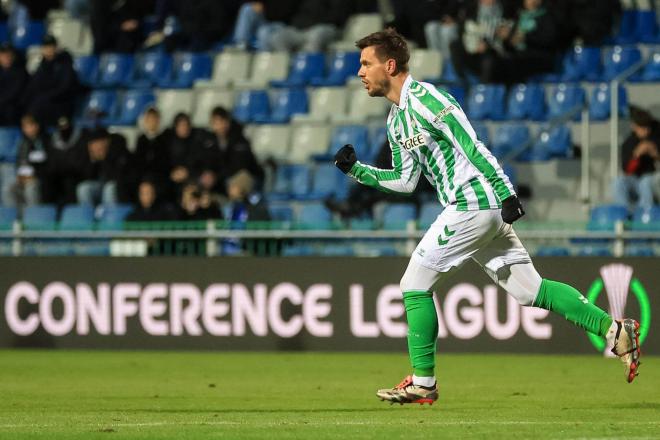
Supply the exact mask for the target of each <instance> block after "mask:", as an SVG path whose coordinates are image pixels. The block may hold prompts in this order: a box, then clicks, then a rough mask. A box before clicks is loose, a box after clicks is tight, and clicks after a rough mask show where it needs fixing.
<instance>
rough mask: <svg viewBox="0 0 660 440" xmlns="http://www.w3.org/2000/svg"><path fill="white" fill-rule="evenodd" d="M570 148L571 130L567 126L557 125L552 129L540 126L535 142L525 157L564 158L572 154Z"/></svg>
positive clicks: (531, 158)
mask: <svg viewBox="0 0 660 440" xmlns="http://www.w3.org/2000/svg"><path fill="white" fill-rule="evenodd" d="M572 149H573V144H572V143H571V130H570V128H569V127H568V126H566V125H558V126H556V127H554V128H552V129H549V128H541V131H540V132H539V134H538V137H537V140H536V142H534V145H533V146H532V149H531V150H530V151H529V155H525V158H526V159H528V160H548V159H552V158H560V159H565V158H568V157H571V156H572V152H573V151H572Z"/></svg>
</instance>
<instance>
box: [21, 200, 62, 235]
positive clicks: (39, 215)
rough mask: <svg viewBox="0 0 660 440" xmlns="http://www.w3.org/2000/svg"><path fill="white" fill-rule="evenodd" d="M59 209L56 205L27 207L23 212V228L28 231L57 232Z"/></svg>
mask: <svg viewBox="0 0 660 440" xmlns="http://www.w3.org/2000/svg"><path fill="white" fill-rule="evenodd" d="M56 224H57V208H55V205H34V206H26V207H25V209H24V210H23V226H24V227H25V229H28V230H42V231H46V230H50V231H52V230H55V226H56Z"/></svg>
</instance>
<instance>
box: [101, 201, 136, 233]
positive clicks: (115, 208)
mask: <svg viewBox="0 0 660 440" xmlns="http://www.w3.org/2000/svg"><path fill="white" fill-rule="evenodd" d="M131 211H133V207H132V206H131V205H127V204H118V205H103V206H102V207H101V209H100V215H99V221H98V229H99V230H102V231H116V230H121V229H123V228H124V220H125V219H126V217H127V216H128V214H130V213H131Z"/></svg>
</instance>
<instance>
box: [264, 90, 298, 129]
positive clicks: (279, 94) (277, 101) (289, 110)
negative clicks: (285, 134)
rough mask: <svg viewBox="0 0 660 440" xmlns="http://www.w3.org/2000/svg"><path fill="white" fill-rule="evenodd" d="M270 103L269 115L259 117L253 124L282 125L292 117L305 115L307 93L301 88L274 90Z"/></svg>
mask: <svg viewBox="0 0 660 440" xmlns="http://www.w3.org/2000/svg"><path fill="white" fill-rule="evenodd" d="M272 102H273V104H272V112H271V114H270V115H259V116H257V117H255V119H254V122H258V123H270V124H282V123H286V122H289V120H290V119H291V117H292V116H293V115H296V114H305V113H307V92H306V91H305V89H304V88H302V87H300V88H297V87H296V88H291V89H280V90H276V91H275V92H274V93H273V99H272Z"/></svg>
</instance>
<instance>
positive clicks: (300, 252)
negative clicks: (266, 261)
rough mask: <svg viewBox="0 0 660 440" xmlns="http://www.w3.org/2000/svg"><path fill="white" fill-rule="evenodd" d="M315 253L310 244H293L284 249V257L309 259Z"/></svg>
mask: <svg viewBox="0 0 660 440" xmlns="http://www.w3.org/2000/svg"><path fill="white" fill-rule="evenodd" d="M315 253H316V252H315V251H314V248H313V247H312V246H310V245H308V244H293V245H291V246H287V247H285V248H284V249H282V256H284V257H309V256H311V255H314V254H315Z"/></svg>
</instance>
